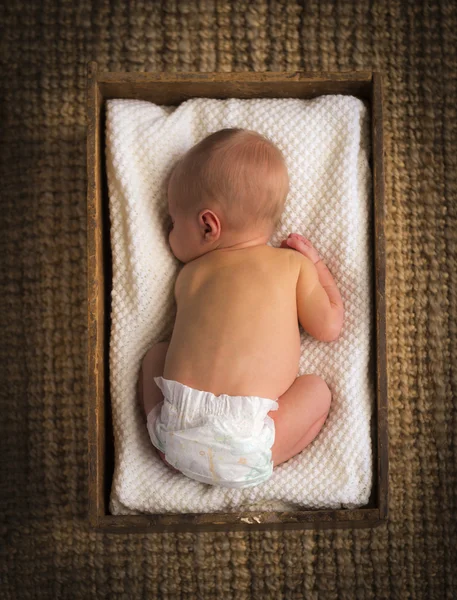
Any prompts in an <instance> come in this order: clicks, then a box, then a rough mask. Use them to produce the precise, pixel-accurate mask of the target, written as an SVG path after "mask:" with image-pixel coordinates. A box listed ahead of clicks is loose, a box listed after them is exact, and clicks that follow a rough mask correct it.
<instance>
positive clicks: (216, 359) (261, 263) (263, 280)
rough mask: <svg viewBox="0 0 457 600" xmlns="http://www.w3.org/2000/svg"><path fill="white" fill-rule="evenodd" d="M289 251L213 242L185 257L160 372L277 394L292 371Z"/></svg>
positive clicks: (293, 278) (222, 388)
mask: <svg viewBox="0 0 457 600" xmlns="http://www.w3.org/2000/svg"><path fill="white" fill-rule="evenodd" d="M298 274H299V263H298V262H297V260H296V256H295V252H294V251H293V250H287V249H277V248H271V247H269V246H255V247H250V248H244V249H240V250H218V251H214V252H211V253H208V254H206V255H204V256H202V257H201V258H199V259H197V260H195V261H192V262H191V263H189V264H188V265H186V266H185V267H184V268H183V269H182V271H181V273H180V275H179V278H178V281H177V284H176V301H177V306H178V311H177V316H176V323H175V327H174V330H173V336H172V340H171V343H170V347H169V350H168V354H167V360H166V364H165V370H164V377H165V378H167V379H173V380H176V381H180V382H181V383H184V384H186V385H189V386H190V387H193V388H195V389H200V390H205V391H210V392H213V393H214V394H216V395H218V394H229V395H232V396H234V395H250V396H262V397H267V398H272V399H276V398H277V397H279V396H280V395H281V394H282V393H284V392H285V391H286V390H287V389H288V388H289V386H290V385H291V383H292V382H293V380H294V378H295V377H296V375H297V371H298V360H299V355H300V337H299V330H298V321H297V304H296V283H297V278H298Z"/></svg>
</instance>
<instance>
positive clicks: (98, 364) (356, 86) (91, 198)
mask: <svg viewBox="0 0 457 600" xmlns="http://www.w3.org/2000/svg"><path fill="white" fill-rule="evenodd" d="M322 94H350V95H353V96H356V97H359V98H362V99H364V100H365V101H366V102H368V104H369V106H370V110H371V123H372V129H371V133H372V150H373V152H372V159H371V167H372V172H373V201H374V211H373V223H372V226H373V229H372V240H373V248H374V264H373V269H374V271H375V274H376V276H375V277H374V282H375V283H374V289H373V302H374V308H375V313H374V314H375V319H376V328H375V332H376V333H375V341H374V344H375V347H374V348H373V350H374V355H375V360H374V368H373V378H375V380H376V391H377V393H376V407H375V410H374V417H373V419H372V421H373V423H372V440H373V456H374V465H373V479H374V484H373V490H372V494H371V498H370V501H369V503H368V504H367V505H366V506H364V507H362V508H357V509H342V510H301V511H296V512H266V513H264V512H262V513H255V512H248V513H236V514H221V513H213V514H172V515H170V514H169V515H146V514H142V515H138V516H136V515H132V516H115V515H111V514H109V512H108V506H109V494H110V489H111V481H112V476H113V467H114V464H113V457H114V449H113V435H112V422H111V407H110V397H109V360H108V358H109V352H108V348H109V335H110V295H111V257H110V238H109V216H108V192H107V181H106V172H105V155H104V111H105V108H104V107H105V100H107V99H109V98H138V99H142V100H149V101H152V102H155V103H158V104H169V105H177V104H179V103H181V102H183V101H184V100H186V99H188V98H193V97H206V98H254V97H255V98H279V97H282V98H313V97H315V96H319V95H322ZM87 171H88V188H87V224H88V231H87V247H88V328H89V335H88V345H89V349H88V351H89V353H88V369H89V398H88V400H89V403H88V404H89V517H90V523H91V525H92V527H94V528H95V529H96V530H102V531H112V532H125V533H129V532H136V531H138V532H157V531H198V530H228V529H230V530H235V529H238V530H249V529H304V528H317V527H331V528H340V527H373V526H376V525H379V524H380V523H382V522H383V521H385V520H386V518H387V500H388V489H387V483H388V454H387V373H386V305H385V238H384V172H383V132H382V90H381V74H380V73H372V72H352V71H351V72H343V73H304V72H294V73H269V72H263V73H99V72H98V69H97V63H96V62H90V63H89V64H88V79H87Z"/></svg>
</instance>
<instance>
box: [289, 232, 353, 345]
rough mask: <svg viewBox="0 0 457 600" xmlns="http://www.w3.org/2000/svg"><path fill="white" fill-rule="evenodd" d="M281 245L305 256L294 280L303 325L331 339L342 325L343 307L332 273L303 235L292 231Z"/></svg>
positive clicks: (318, 336) (308, 330) (310, 330)
mask: <svg viewBox="0 0 457 600" xmlns="http://www.w3.org/2000/svg"><path fill="white" fill-rule="evenodd" d="M281 246H282V247H283V248H292V249H294V250H296V251H297V252H299V253H300V254H302V255H303V257H304V259H302V261H301V264H300V274H299V277H298V282H297V309H298V319H299V321H300V323H301V325H302V327H303V328H304V329H305V331H307V332H308V333H309V334H310V335H312V336H313V337H315V338H316V339H318V340H320V341H322V342H333V341H334V340H336V339H337V338H338V336H339V334H340V331H341V327H342V325H343V318H344V307H343V302H342V300H341V295H340V292H339V291H338V288H337V286H336V283H335V280H334V279H333V277H332V274H331V273H330V271H329V270H328V268H327V267H326V265H325V264H324V262H323V261H322V259H321V258H320V256H319V254H318V253H317V251H316V249H315V248H314V247H313V245H312V244H311V242H309V241H308V240H307V239H306V238H304V237H303V236H301V235H298V234H296V233H292V234H290V235H289V237H288V238H287V240H284V242H283V243H282V244H281Z"/></svg>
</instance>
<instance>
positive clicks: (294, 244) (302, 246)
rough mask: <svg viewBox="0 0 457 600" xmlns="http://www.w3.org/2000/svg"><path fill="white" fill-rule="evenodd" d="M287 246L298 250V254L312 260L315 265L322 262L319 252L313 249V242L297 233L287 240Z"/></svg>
mask: <svg viewBox="0 0 457 600" xmlns="http://www.w3.org/2000/svg"><path fill="white" fill-rule="evenodd" d="M287 245H288V246H289V248H293V249H294V250H297V252H300V253H301V254H303V256H306V257H307V258H309V259H310V260H312V261H313V263H316V262H318V261H319V260H320V256H319V254H318V252H317V250H316V249H315V248H314V247H313V245H312V244H311V242H310V241H309V240H307V239H306V238H304V237H303V236H302V235H298V234H296V233H293V234H291V235H290V236H289V237H288V238H287Z"/></svg>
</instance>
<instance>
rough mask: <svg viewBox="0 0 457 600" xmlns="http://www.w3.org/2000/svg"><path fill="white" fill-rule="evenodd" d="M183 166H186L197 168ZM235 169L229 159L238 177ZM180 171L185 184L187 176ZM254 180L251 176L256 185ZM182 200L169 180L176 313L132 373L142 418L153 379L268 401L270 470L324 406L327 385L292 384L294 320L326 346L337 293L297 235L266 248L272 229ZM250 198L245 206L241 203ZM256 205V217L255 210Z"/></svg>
mask: <svg viewBox="0 0 457 600" xmlns="http://www.w3.org/2000/svg"><path fill="white" fill-rule="evenodd" d="M219 133H220V132H219ZM222 134H223V135H225V134H224V132H222ZM214 135H215V136H217V135H219V134H218V133H216V134H214ZM243 135H244V134H242V136H243ZM221 139H222V138H220V139H219V141H218V142H217V143H220V142H221ZM239 139H241V138H239ZM243 139H244V138H243ZM222 141H223V139H222ZM241 141H242V143H245V142H243V140H242V139H241ZM245 141H246V140H245ZM246 143H247V142H246ZM214 148H215V150H211V148H210V150H209V151H215V152H216V151H217V144H216V145H215V146H214ZM238 156H239V154H238V151H237V150H236V149H235V151H233V152H232V154H227V153H226V154H224V155H223V156H222V158H221V160H222V161H223V162H222V163H220V164H221V165H222V166H223V167H224V168H225V167H226V166H227V165H228V164H230V161H234V162H236V161H237V157H238ZM251 158H252V157H251ZM201 160H205V155H204V154H203V155H200V158H199V161H201ZM243 160H244V159H243ZM192 164H193V168H194V169H195V168H198V165H199V164H200V163H199V162H194V163H192ZM246 164H248V163H246ZM249 164H251V163H249ZM278 164H279V163H278ZM278 164H277V165H276V167H277V168H279V169H280V170H279V171H278V172H277V173H276V172H275V173H276V174H275V177H278V178H280V177H281V173H282V175H284V173H285V171H284V169H285V166H284V165H283V164H282V166H281V165H279V166H278ZM260 166H261V165H260ZM242 167H243V165H242V164H241V163H240V162H239V161H238V170H240V169H241V170H242ZM217 168H218V164H217V163H216V162H213V163H211V172H212V173H213V174H214V171H215V170H217ZM258 168H259V165H258ZM281 169H282V171H281ZM222 171H223V169H222ZM222 171H221V173H222ZM183 172H184V174H185V176H186V177H189V176H190V175H191V174H192V173H189V172H186V171H185V170H184V171H183ZM234 173H235V171H233V172H231V171H230V170H229V171H226V173H225V175H224V176H226V177H229V176H230V177H232V179H233V177H235V175H234ZM271 173H272V171H271V170H269V171H268V173H266V174H265V173H264V176H265V177H267V176H268V175H269V174H271ZM253 174H254V175H255V173H253ZM250 176H251V172H249V177H250ZM221 177H222V174H221ZM249 177H248V178H247V179H245V182H246V184H247V185H248V184H249ZM211 181H212V180H211V178H209V179H208V181H207V183H208V182H209V183H211ZM225 181H227V179H226V180H225ZM262 181H263V180H262V179H257V184H256V185H260V186H261V185H262ZM277 181H280V179H277ZM209 183H208V185H209ZM270 183H271V182H270ZM269 185H270V184H269ZM221 189H225V188H221ZM243 189H244V188H243ZM256 189H258V188H256ZM238 193H239V190H238ZM256 193H257V192H256ZM186 194H187V188H186V185H179V181H178V184H177V182H176V181H173V178H172V179H171V180H170V183H169V185H168V209H169V214H170V217H171V221H172V230H171V232H170V235H169V242H170V247H171V249H172V251H173V254H174V255H175V256H176V258H178V259H179V260H180V261H181V262H182V263H184V264H185V266H184V267H183V268H182V270H181V272H180V274H179V276H178V278H177V281H176V285H175V296H176V303H177V316H176V322H175V326H174V329H173V335H172V338H171V341H170V344H168V343H161V344H156V345H155V346H153V347H152V348H151V349H150V350H149V351H148V352H147V353H146V355H145V357H144V359H143V362H142V367H141V369H140V377H139V395H140V399H141V402H142V404H143V406H144V410H145V414H146V415H147V414H148V413H149V412H150V410H151V409H152V408H153V407H154V406H155V405H156V404H157V403H158V402H161V401H162V400H163V396H162V393H161V391H160V390H159V388H158V387H157V386H156V384H155V382H154V377H159V376H163V377H165V378H166V379H170V380H174V381H178V382H180V383H182V384H185V385H188V386H189V387H191V388H194V389H197V390H203V391H208V392H212V393H213V394H215V395H220V394H227V395H230V396H258V397H263V398H270V399H272V400H277V401H278V405H279V408H278V410H276V411H271V412H270V413H268V414H269V416H270V417H271V418H272V419H273V420H274V422H275V440H274V444H273V446H272V449H271V451H272V460H273V464H274V466H277V465H279V464H281V463H282V462H284V461H286V460H288V459H289V458H291V457H292V456H295V455H296V454H297V453H299V452H301V451H302V450H303V449H304V448H305V447H306V446H307V445H308V444H309V443H310V442H311V441H312V440H313V439H314V438H315V437H316V435H317V434H318V433H319V431H320V429H321V428H322V426H323V424H324V422H325V420H326V418H327V415H328V412H329V409H330V403H331V392H330V390H329V388H328V386H327V384H326V383H325V382H324V381H323V380H322V379H321V378H320V377H318V376H316V375H312V374H310V375H303V376H301V377H297V373H298V365H299V358H300V335H299V323H300V324H301V325H302V326H303V328H304V329H305V331H306V332H308V333H309V334H310V335H312V336H313V337H315V338H316V339H318V340H321V341H324V342H331V341H334V340H336V339H337V337H338V336H339V333H340V331H341V327H342V324H343V315H344V309H343V304H342V300H341V296H340V294H339V291H338V289H337V286H336V284H335V281H334V279H333V277H332V275H331V273H330V271H329V270H328V269H327V267H326V266H325V264H324V263H323V261H322V260H321V259H320V257H319V254H318V253H317V251H316V250H315V248H314V247H313V246H312V244H311V243H310V242H309V241H308V240H306V239H305V238H304V237H303V236H301V235H299V234H295V233H294V234H290V235H289V236H288V238H287V239H285V240H283V242H282V243H281V248H271V247H270V246H268V245H267V242H268V240H269V239H270V237H271V235H272V233H273V230H274V223H273V222H271V221H268V220H265V219H264V220H259V221H258V222H256V221H255V219H253V220H251V221H249V219H244V220H243V222H242V224H241V225H240V226H239V227H237V228H236V227H234V226H233V225H232V226H227V223H228V217H229V216H230V211H234V210H235V208H236V202H235V203H234V204H232V203H231V202H227V203H226V204H225V205H222V204H220V203H219V202H218V201H214V202H213V203H211V201H210V203H209V205H205V204H203V205H201V206H199V207H197V208H196V209H195V210H189V208H188V203H186V202H183V199H187V196H186ZM235 197H237V196H236V194H235ZM251 198H252V196H251V197H250V198H248V199H246V201H247V202H248V204H250V203H251ZM265 198H267V199H268V196H265ZM193 201H194V202H195V198H194V199H193ZM254 204H255V202H254ZM191 206H192V205H191ZM243 206H245V205H243ZM278 206H281V204H278ZM234 207H235V208H234ZM257 207H258V209H259V210H263V209H264V208H263V207H264V204H262V205H259V204H257ZM246 214H248V213H247V212H246ZM161 456H162V459H164V456H163V455H161Z"/></svg>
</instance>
